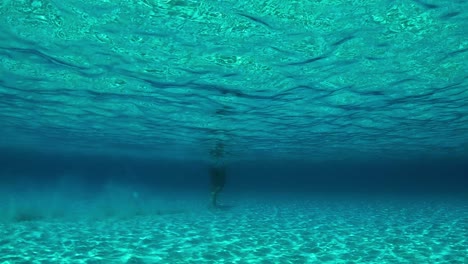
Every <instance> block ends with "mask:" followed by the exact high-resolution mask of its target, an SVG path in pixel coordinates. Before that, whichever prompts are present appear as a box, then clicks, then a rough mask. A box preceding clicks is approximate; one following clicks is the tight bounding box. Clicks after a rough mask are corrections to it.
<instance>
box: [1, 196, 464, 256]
mask: <svg viewBox="0 0 468 264" xmlns="http://www.w3.org/2000/svg"><path fill="white" fill-rule="evenodd" d="M172 197H179V196H177V195H175V194H173V196H172ZM180 197H182V196H180ZM205 198H206V197H202V196H197V197H191V198H189V197H188V196H187V197H182V198H179V199H172V198H171V199H169V198H166V199H165V200H164V199H161V200H160V201H159V203H157V202H154V200H153V202H151V203H150V202H148V203H147V205H144V206H146V208H143V207H140V208H139V209H138V210H136V209H135V210H134V209H132V210H129V209H128V208H126V209H125V208H122V212H121V213H120V214H119V213H118V211H119V210H118V205H115V204H114V208H113V211H112V210H110V209H108V211H107V212H105V213H102V214H96V210H97V208H98V207H96V206H95V205H92V202H88V205H81V209H80V210H79V213H75V214H69V215H68V217H67V216H52V217H47V218H42V219H40V218H37V219H16V220H17V221H4V222H3V223H0V263H4V264H6V263H15V264H17V263H294V264H297V263H451V264H455V263H468V260H467V256H468V241H467V234H468V232H467V231H468V228H467V225H468V207H467V206H466V203H465V202H464V201H460V200H458V201H455V200H454V201H451V200H450V201H448V200H445V201H442V200H437V201H432V202H429V201H428V200H419V201H415V200H414V201H403V200H399V201H397V200H391V199H387V200H380V201H378V200H370V199H367V200H362V199H361V200H360V199H354V200H353V199H348V200H345V199H341V198H339V199H335V200H333V199H329V198H326V197H323V199H319V198H317V197H313V198H312V197H309V198H307V197H299V198H294V199H293V198H291V197H289V196H276V197H275V196H271V197H270V198H268V197H262V198H260V197H259V198H254V197H252V196H250V197H248V196H246V197H234V196H232V197H229V196H227V195H224V196H223V199H222V201H223V202H225V203H226V206H224V207H222V208H220V209H216V210H215V209H212V208H209V206H208V202H207V199H205ZM184 199H185V200H184ZM121 206H124V205H121ZM125 206H127V207H128V205H125ZM86 207H88V208H86ZM149 207H151V208H149ZM108 208H109V207H108Z"/></svg>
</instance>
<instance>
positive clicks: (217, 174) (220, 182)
mask: <svg viewBox="0 0 468 264" xmlns="http://www.w3.org/2000/svg"><path fill="white" fill-rule="evenodd" d="M210 177H211V204H212V206H213V207H218V194H219V193H220V192H221V191H222V190H223V188H224V185H225V183H226V168H225V167H224V166H216V167H212V168H211V171H210Z"/></svg>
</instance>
